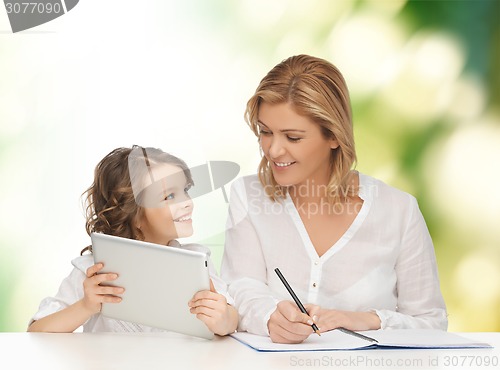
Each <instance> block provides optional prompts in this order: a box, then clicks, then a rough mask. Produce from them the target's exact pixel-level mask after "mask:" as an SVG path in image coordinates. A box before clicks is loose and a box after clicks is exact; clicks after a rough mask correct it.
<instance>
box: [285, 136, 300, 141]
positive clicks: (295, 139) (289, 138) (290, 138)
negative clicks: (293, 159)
mask: <svg viewBox="0 0 500 370" xmlns="http://www.w3.org/2000/svg"><path fill="white" fill-rule="evenodd" d="M287 138H288V140H290V141H291V142H292V143H296V142H298V141H300V140H301V139H302V138H301V137H293V136H287Z"/></svg>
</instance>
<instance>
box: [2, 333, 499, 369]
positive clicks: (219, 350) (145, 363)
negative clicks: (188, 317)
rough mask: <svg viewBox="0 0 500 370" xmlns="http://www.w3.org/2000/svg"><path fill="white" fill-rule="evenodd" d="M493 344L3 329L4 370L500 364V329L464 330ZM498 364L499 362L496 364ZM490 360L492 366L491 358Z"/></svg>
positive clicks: (476, 366) (477, 366) (461, 366)
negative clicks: (360, 343) (277, 348)
mask: <svg viewBox="0 0 500 370" xmlns="http://www.w3.org/2000/svg"><path fill="white" fill-rule="evenodd" d="M458 334H460V335H462V336H464V337H468V338H470V339H475V340H477V341H482V342H487V343H489V344H491V345H492V346H494V347H495V348H493V349H473V350H435V349H434V350H401V349H398V350H363V351H331V352H330V351H327V352H287V353H260V352H257V351H254V350H253V349H251V348H249V347H246V346H245V345H243V344H241V343H239V342H237V341H236V340H234V339H233V338H230V337H223V338H221V337H216V338H215V339H214V340H212V341H207V340H204V339H198V338H193V337H188V336H184V335H180V334H175V333H99V334H91V333H74V334H47V333H0V355H1V368H3V369H9V370H10V369H30V370H31V369H52V370H58V369H61V370H78V369H92V370H94V369H134V370H143V369H172V370H177V369H196V370H198V369H200V370H224V369H238V370H239V369H257V370H261V369H278V370H279V369H300V368H307V369H317V368H321V369H358V370H359V369H434V370H435V369H453V370H456V369H486V370H487V369H498V368H499V367H500V333H458ZM494 361H497V362H496V363H497V364H498V366H493V364H494V363H495V362H494ZM487 362H489V365H486V363H487Z"/></svg>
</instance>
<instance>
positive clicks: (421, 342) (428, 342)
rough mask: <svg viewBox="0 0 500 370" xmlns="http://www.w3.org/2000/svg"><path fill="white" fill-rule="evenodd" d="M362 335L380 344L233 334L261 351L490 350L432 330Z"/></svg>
mask: <svg viewBox="0 0 500 370" xmlns="http://www.w3.org/2000/svg"><path fill="white" fill-rule="evenodd" d="M360 333H361V334H363V335H365V336H367V337H370V338H373V339H375V340H376V341H377V343H376V342H373V341H368V340H365V339H362V338H359V337H357V336H353V335H350V334H347V333H344V332H342V331H340V330H332V331H329V332H326V333H322V334H321V336H318V335H315V334H312V335H311V336H309V338H307V339H306V340H305V341H304V342H302V343H300V344H280V343H273V342H272V341H271V339H270V338H269V337H264V336H260V335H255V334H250V333H244V332H239V333H234V334H231V336H232V337H233V338H234V339H236V340H238V341H240V342H241V343H243V344H245V345H247V346H249V347H251V348H253V349H255V350H257V351H260V352H295V351H335V350H356V349H371V348H372V349H381V348H406V349H409V348H422V349H430V348H491V346H490V345H489V344H487V343H478V342H476V341H473V340H470V339H467V338H465V337H462V336H460V335H457V334H453V333H448V332H445V331H441V330H433V329H401V330H371V331H363V332H360Z"/></svg>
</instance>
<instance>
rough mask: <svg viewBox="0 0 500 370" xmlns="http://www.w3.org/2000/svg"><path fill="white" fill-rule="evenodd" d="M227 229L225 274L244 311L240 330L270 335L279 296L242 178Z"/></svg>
mask: <svg viewBox="0 0 500 370" xmlns="http://www.w3.org/2000/svg"><path fill="white" fill-rule="evenodd" d="M226 230H227V231H226V240H225V248H224V256H223V260H222V267H221V276H222V278H223V279H224V280H225V281H226V282H227V284H228V291H229V295H230V296H232V297H233V299H234V302H235V306H236V307H237V308H238V312H239V314H240V323H239V326H238V330H241V331H248V332H251V333H255V334H260V335H268V330H267V321H268V320H269V317H270V315H271V313H272V312H273V311H274V309H275V308H276V300H275V299H274V298H273V293H272V292H271V290H270V288H269V287H268V285H267V279H268V277H267V271H266V262H265V260H264V256H263V254H262V249H261V244H260V240H259V238H258V235H257V233H256V231H255V229H254V226H253V225H252V223H251V222H250V219H249V212H248V202H247V198H246V192H245V188H244V186H243V183H242V182H241V181H239V182H235V183H234V184H233V186H232V187H231V199H230V205H229V217H228V222H227V229H226Z"/></svg>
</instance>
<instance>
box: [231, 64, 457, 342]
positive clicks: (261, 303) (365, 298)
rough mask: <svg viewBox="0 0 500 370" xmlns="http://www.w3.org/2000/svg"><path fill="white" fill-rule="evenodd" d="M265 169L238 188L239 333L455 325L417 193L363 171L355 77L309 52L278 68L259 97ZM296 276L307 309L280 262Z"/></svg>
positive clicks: (252, 108)
mask: <svg viewBox="0 0 500 370" xmlns="http://www.w3.org/2000/svg"><path fill="white" fill-rule="evenodd" d="M245 118H246V121H247V123H248V124H249V126H250V128H251V129H252V131H253V132H254V134H255V135H256V136H257V137H258V138H259V143H260V147H261V151H262V153H263V157H262V161H261V163H260V166H259V173H258V176H257V175H254V176H248V177H244V178H242V179H240V180H238V181H236V182H235V183H234V184H233V186H232V190H231V203H230V209H229V219H228V230H227V232H226V245H225V252H224V258H223V264H222V269H221V275H222V277H223V279H224V280H225V281H226V282H227V283H228V284H229V293H230V295H231V296H232V297H233V298H234V301H235V305H236V307H237V308H238V311H239V314H240V323H239V330H244V331H248V332H252V333H256V334H261V335H269V336H270V337H271V339H272V340H273V341H275V342H283V343H299V342H301V341H303V340H304V339H306V338H307V337H308V336H309V335H310V334H311V333H312V329H311V324H312V323H313V322H314V323H316V324H317V326H318V327H319V328H320V331H322V332H324V331H328V330H332V329H335V328H338V327H344V328H347V329H350V330H371V329H379V328H382V329H386V328H440V329H443V330H446V328H447V315H446V307H445V303H444V301H443V298H442V295H441V292H440V288H439V279H438V272H437V266H436V260H435V255H434V249H433V245H432V240H431V238H430V235H429V232H428V230H427V227H426V224H425V221H424V219H423V217H422V214H421V212H420V210H419V208H418V205H417V201H416V199H415V198H414V197H412V196H411V195H409V194H407V193H404V192H402V191H400V190H397V189H394V188H392V187H390V186H388V185H386V184H384V183H383V182H381V181H379V180H376V179H374V178H372V177H369V176H366V175H364V174H361V173H359V172H356V171H354V170H353V166H354V164H355V162H356V152H355V147H354V138H353V127H352V115H351V109H350V101H349V93H348V90H347V86H346V83H345V81H344V79H343V77H342V75H341V73H340V72H339V71H338V69H337V68H335V66H333V65H332V64H331V63H329V62H327V61H325V60H322V59H319V58H314V57H311V56H307V55H299V56H293V57H290V58H288V59H286V60H285V61H283V62H281V63H280V64H278V65H277V66H276V67H274V68H273V69H272V70H271V71H270V72H269V73H268V74H267V75H266V76H265V77H264V78H263V80H262V81H261V82H260V84H259V86H258V88H257V90H256V92H255V94H254V96H252V98H251V99H250V100H249V101H248V104H247V110H246V115H245ZM276 267H278V268H279V269H280V270H281V272H282V273H283V274H284V275H285V276H286V278H287V280H288V281H289V283H290V285H291V286H292V287H293V289H294V290H295V292H296V293H297V295H298V296H299V298H300V299H301V301H302V302H304V303H307V305H306V309H307V310H308V313H309V315H306V314H303V313H301V312H300V310H299V309H298V308H297V306H296V304H295V303H294V302H292V301H291V300H290V296H289V294H288V292H287V291H286V289H285V288H284V286H283V284H282V283H281V281H280V280H279V279H278V277H277V276H276V275H275V274H274V272H273V270H274V269H275V268H276Z"/></svg>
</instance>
